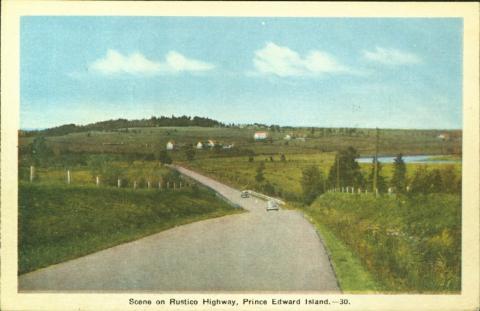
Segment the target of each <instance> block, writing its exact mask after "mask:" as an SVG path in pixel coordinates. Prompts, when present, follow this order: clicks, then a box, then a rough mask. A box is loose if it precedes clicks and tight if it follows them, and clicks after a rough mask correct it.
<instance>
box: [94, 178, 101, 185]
mask: <svg viewBox="0 0 480 311" xmlns="http://www.w3.org/2000/svg"><path fill="white" fill-rule="evenodd" d="M95 184H96V185H97V187H98V186H100V177H98V176H97V178H96V180H95Z"/></svg>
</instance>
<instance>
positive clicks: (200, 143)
mask: <svg viewBox="0 0 480 311" xmlns="http://www.w3.org/2000/svg"><path fill="white" fill-rule="evenodd" d="M202 148H203V144H202V142H201V141H199V142H198V143H197V149H202Z"/></svg>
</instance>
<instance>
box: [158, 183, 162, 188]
mask: <svg viewBox="0 0 480 311" xmlns="http://www.w3.org/2000/svg"><path fill="white" fill-rule="evenodd" d="M158 189H159V190H162V182H161V181H159V182H158Z"/></svg>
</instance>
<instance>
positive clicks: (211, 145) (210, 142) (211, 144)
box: [207, 140, 215, 148]
mask: <svg viewBox="0 0 480 311" xmlns="http://www.w3.org/2000/svg"><path fill="white" fill-rule="evenodd" d="M207 146H208V147H211V148H213V147H215V142H214V141H213V140H208V142H207Z"/></svg>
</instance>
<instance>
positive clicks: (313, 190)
mask: <svg viewBox="0 0 480 311" xmlns="http://www.w3.org/2000/svg"><path fill="white" fill-rule="evenodd" d="M359 157H360V155H359V154H358V153H357V151H356V150H355V149H354V148H353V147H349V148H347V149H344V150H342V151H340V152H338V153H337V155H336V156H335V161H334V163H333V164H332V166H331V167H330V169H329V172H328V175H327V176H325V175H324V174H323V172H322V171H321V170H320V169H319V168H318V167H317V166H309V167H307V168H305V169H304V170H303V172H302V180H301V184H302V190H303V200H304V202H305V203H306V204H310V203H312V202H313V201H314V200H315V198H316V197H318V196H319V195H320V194H322V193H324V192H326V191H327V190H328V189H342V188H346V187H354V189H361V190H363V191H365V190H367V191H369V192H375V189H373V185H374V178H375V158H374V159H373V161H372V166H371V169H370V172H369V173H368V174H364V173H363V172H362V171H361V169H360V165H359V164H358V162H357V161H356V159H357V158H359ZM382 167H383V166H382V163H380V162H379V161H377V169H376V175H377V176H376V190H377V191H378V192H379V193H387V192H388V189H389V188H390V189H391V190H392V191H393V192H395V193H398V194H407V193H411V194H418V193H421V194H428V193H461V189H462V177H461V174H457V173H456V171H455V168H454V167H453V166H451V165H450V166H445V167H442V168H434V169H427V167H426V165H420V166H418V167H417V169H416V170H415V172H414V173H413V175H412V176H411V177H410V178H409V177H407V167H406V165H405V162H404V160H403V155H402V154H398V155H397V156H396V158H395V159H394V163H393V174H392V176H391V178H390V179H387V178H386V177H385V176H384V175H383V173H382Z"/></svg>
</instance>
